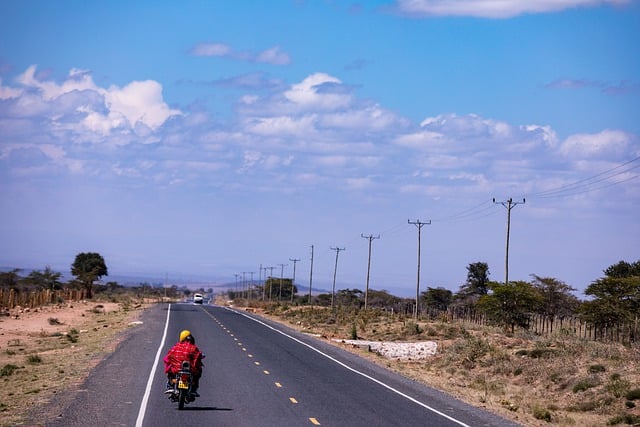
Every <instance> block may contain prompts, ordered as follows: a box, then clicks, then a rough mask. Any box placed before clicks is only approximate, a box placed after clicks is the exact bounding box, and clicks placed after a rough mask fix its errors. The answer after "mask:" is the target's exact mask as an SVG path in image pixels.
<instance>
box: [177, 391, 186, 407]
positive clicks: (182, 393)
mask: <svg viewBox="0 0 640 427" xmlns="http://www.w3.org/2000/svg"><path fill="white" fill-rule="evenodd" d="M186 400H187V391H186V390H180V394H179V395H178V409H180V410H182V409H184V403H185V402H186Z"/></svg>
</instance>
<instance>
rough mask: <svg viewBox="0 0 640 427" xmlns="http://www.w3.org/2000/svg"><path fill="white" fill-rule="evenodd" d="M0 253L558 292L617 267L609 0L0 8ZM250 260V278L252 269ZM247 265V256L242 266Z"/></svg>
mask: <svg viewBox="0 0 640 427" xmlns="http://www.w3.org/2000/svg"><path fill="white" fill-rule="evenodd" d="M0 40H2V43H1V44H0V189H1V194H2V198H1V199H0V200H1V202H0V203H1V206H0V266H5V267H6V266H11V267H24V268H38V269H44V267H45V266H47V265H49V266H51V267H52V268H54V269H56V270H58V271H62V272H65V273H68V270H69V265H70V264H71V263H72V262H73V259H74V258H75V255H76V254H77V253H79V252H86V251H91V252H99V253H100V254H102V255H103V256H104V257H105V260H106V262H107V266H108V268H109V272H110V273H111V274H112V275H120V274H122V275H124V274H141V275H153V276H155V277H168V278H169V280H171V279H172V278H175V279H177V278H179V277H181V276H185V275H199V276H202V277H204V278H205V279H206V280H208V281H210V282H211V283H222V282H231V283H233V282H234V281H235V275H236V274H242V272H254V275H253V277H254V279H257V278H258V277H259V275H260V274H261V273H260V265H262V266H265V267H267V266H272V267H275V268H274V270H273V275H274V276H276V277H279V275H280V271H281V269H280V266H279V264H287V266H285V267H284V272H283V274H284V275H285V276H286V277H291V275H292V266H293V262H291V261H290V259H300V261H299V262H298V263H297V264H296V281H297V282H298V283H299V284H301V285H304V286H306V285H308V283H309V273H310V256H311V246H312V245H313V247H314V266H313V283H314V287H316V286H317V287H318V288H324V289H331V286H332V280H333V274H334V267H335V253H336V252H335V251H334V250H332V249H331V248H332V247H334V248H335V247H339V248H345V250H344V251H341V252H340V253H339V261H338V270H337V275H336V288H337V289H344V288H359V289H364V286H365V281H366V274H367V260H368V240H367V239H366V238H363V237H362V236H363V235H364V236H367V235H374V236H378V235H380V239H375V240H373V242H372V258H371V274H370V284H369V286H370V288H371V289H385V290H388V291H389V292H391V293H394V294H396V295H402V296H413V295H415V289H416V273H417V246H418V242H417V240H418V239H417V236H418V233H417V230H418V229H417V227H416V226H415V225H412V224H409V223H408V221H409V220H411V221H415V220H420V221H423V222H427V221H431V224H430V225H425V226H423V227H422V232H421V281H420V286H421V290H425V289H426V287H428V286H430V287H437V286H442V287H445V288H448V289H451V290H452V291H456V290H458V288H459V286H460V285H461V284H462V283H463V282H464V280H465V278H466V266H467V265H469V264H470V263H473V262H478V261H482V262H487V263H488V264H489V269H490V274H491V275H490V278H491V279H494V280H498V281H503V280H504V276H505V271H504V270H505V266H504V258H505V234H506V224H507V209H505V207H504V206H503V205H502V204H500V203H493V201H492V200H493V198H495V199H496V201H497V202H504V201H506V200H507V199H509V198H512V199H513V200H514V201H522V199H523V198H525V199H526V203H524V204H519V205H517V206H516V207H515V208H513V209H512V211H511V238H510V250H509V279H510V280H529V279H530V275H531V274H536V275H539V276H543V277H555V278H557V279H560V280H562V281H565V282H566V283H567V284H569V285H571V286H573V287H575V288H577V289H578V290H583V289H584V288H585V287H586V286H587V285H588V284H589V283H591V282H592V281H593V280H596V279H597V278H599V277H601V276H602V270H603V269H605V268H606V267H608V266H609V265H611V264H614V263H616V262H618V261H620V260H625V261H629V262H632V261H636V260H638V259H640V221H638V213H637V212H638V206H639V205H640V203H639V202H640V139H639V136H640V51H639V50H638V42H637V41H638V40H640V5H639V3H638V1H634V0H557V1H544V2H543V1H521V0H500V1H484V0H479V1H478V0H473V1H466V0H398V1H395V2H394V1H391V0H388V1H369V2H361V3H349V2H343V1H302V0H300V1H284V0H281V1H270V2H257V1H255V2H250V1H228V2H223V1H219V2H205V1H184V2H169V1H136V2H125V1H109V2H80V1H62V2H49V1H28V0H26V1H3V2H0ZM262 275H264V271H263V272H262ZM246 277H247V278H249V277H250V275H249V274H247V275H246Z"/></svg>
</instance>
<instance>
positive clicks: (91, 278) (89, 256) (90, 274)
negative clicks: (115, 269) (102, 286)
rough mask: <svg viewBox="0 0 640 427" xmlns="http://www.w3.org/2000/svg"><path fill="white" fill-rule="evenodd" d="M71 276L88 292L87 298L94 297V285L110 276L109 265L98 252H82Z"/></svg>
mask: <svg viewBox="0 0 640 427" xmlns="http://www.w3.org/2000/svg"><path fill="white" fill-rule="evenodd" d="M71 274H73V275H74V276H75V277H76V280H77V281H78V282H80V284H81V286H82V287H84V288H85V289H86V290H87V298H91V297H92V296H93V283H94V282H95V281H96V280H100V278H101V277H102V276H108V275H109V273H108V271H107V265H106V264H105V262H104V258H103V257H102V255H100V254H99V253H96V252H81V253H79V254H78V255H76V259H75V261H74V262H73V264H72V265H71Z"/></svg>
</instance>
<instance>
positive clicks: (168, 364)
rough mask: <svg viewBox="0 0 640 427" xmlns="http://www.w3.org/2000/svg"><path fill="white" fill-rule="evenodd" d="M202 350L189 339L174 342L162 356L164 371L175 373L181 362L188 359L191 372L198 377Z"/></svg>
mask: <svg viewBox="0 0 640 427" xmlns="http://www.w3.org/2000/svg"><path fill="white" fill-rule="evenodd" d="M202 357H203V356H202V352H201V351H200V349H199V348H198V347H197V346H196V345H195V344H191V343H190V342H189V341H187V340H185V341H181V342H178V343H176V345H174V346H173V347H171V350H169V353H167V355H166V356H165V358H164V372H165V373H166V374H175V373H176V372H178V371H179V370H180V369H181V368H182V362H183V361H185V360H188V361H189V363H190V364H191V372H192V373H193V374H194V375H195V376H196V377H199V376H200V374H202Z"/></svg>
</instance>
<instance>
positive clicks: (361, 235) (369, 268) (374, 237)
mask: <svg viewBox="0 0 640 427" xmlns="http://www.w3.org/2000/svg"><path fill="white" fill-rule="evenodd" d="M360 237H362V238H363V239H368V240H369V260H368V261H367V286H366V288H365V291H364V309H365V310H366V309H367V301H368V300H369V272H370V271H371V242H372V241H373V239H379V238H380V235H379V234H378V235H377V236H374V235H373V234H370V235H368V236H365V235H364V234H360Z"/></svg>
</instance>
